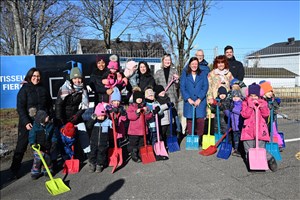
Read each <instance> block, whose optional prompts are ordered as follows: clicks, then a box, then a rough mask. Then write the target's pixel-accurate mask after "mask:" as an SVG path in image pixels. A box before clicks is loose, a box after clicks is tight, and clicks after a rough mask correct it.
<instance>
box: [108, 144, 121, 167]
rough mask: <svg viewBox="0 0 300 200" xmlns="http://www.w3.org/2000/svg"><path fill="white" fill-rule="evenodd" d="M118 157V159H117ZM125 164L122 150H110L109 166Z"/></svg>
mask: <svg viewBox="0 0 300 200" xmlns="http://www.w3.org/2000/svg"><path fill="white" fill-rule="evenodd" d="M116 157H117V158H118V159H116ZM122 164H123V156H122V148H110V149H108V166H110V167H112V166H115V165H117V166H121V165H122Z"/></svg>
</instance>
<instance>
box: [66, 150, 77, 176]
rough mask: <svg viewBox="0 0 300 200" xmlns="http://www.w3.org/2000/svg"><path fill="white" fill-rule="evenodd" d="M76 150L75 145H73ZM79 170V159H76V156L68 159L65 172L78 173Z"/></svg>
mask: <svg viewBox="0 0 300 200" xmlns="http://www.w3.org/2000/svg"><path fill="white" fill-rule="evenodd" d="M72 151H73V152H74V145H73V146H72ZM78 172H79V160H78V159H74V156H72V158H71V159H70V160H66V161H65V164H64V169H63V171H62V173H63V174H76V173H78Z"/></svg>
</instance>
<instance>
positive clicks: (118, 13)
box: [81, 0, 140, 49]
mask: <svg viewBox="0 0 300 200" xmlns="http://www.w3.org/2000/svg"><path fill="white" fill-rule="evenodd" d="M81 2H82V5H83V14H84V16H85V17H86V19H87V20H88V21H89V25H90V26H91V27H93V28H94V29H96V30H98V31H99V32H100V37H102V38H103V40H104V43H105V48H106V49H110V46H111V30H112V27H113V26H114V25H115V24H116V23H117V22H120V20H122V19H123V20H124V21H126V22H125V23H123V24H122V30H120V33H119V34H118V35H119V36H117V38H119V37H120V36H121V35H122V34H123V33H124V32H125V31H126V30H128V29H129V28H130V27H131V26H133V25H132V24H133V23H134V22H135V19H136V18H137V17H138V15H139V13H140V12H139V10H137V9H134V12H130V13H127V12H128V11H131V10H130V8H131V6H133V2H135V1H134V0H130V1H129V0H118V1H117V0H81ZM125 13H126V15H125ZM131 13H132V14H131ZM99 32H97V33H99Z"/></svg>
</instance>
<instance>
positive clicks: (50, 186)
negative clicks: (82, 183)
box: [31, 144, 70, 196]
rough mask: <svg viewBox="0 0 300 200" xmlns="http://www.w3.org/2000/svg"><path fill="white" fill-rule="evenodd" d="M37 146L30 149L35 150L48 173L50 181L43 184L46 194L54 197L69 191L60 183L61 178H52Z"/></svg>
mask: <svg viewBox="0 0 300 200" xmlns="http://www.w3.org/2000/svg"><path fill="white" fill-rule="evenodd" d="M37 146H38V147H37V148H36V147H35V146H34V145H32V146H31V147H32V149H33V150H35V151H36V152H37V153H38V155H39V157H40V159H41V161H42V163H43V165H44V167H45V169H46V171H47V173H48V176H49V177H50V180H49V181H46V183H45V185H46V188H47V190H48V192H49V193H50V194H52V195H54V196H55V195H58V194H62V193H65V192H68V191H70V188H69V187H68V186H66V185H65V183H64V182H63V181H62V179H61V178H56V179H54V178H53V176H52V174H51V172H50V170H49V168H48V166H47V163H46V161H45V160H44V157H43V155H42V154H41V151H40V145H39V144H38V145H37Z"/></svg>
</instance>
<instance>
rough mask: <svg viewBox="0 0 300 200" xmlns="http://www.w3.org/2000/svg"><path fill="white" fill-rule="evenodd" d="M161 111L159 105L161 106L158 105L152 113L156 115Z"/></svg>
mask: <svg viewBox="0 0 300 200" xmlns="http://www.w3.org/2000/svg"><path fill="white" fill-rule="evenodd" d="M159 111H160V107H159V106H156V107H155V108H154V110H153V111H152V113H153V114H154V115H156V114H157V113H159Z"/></svg>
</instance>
